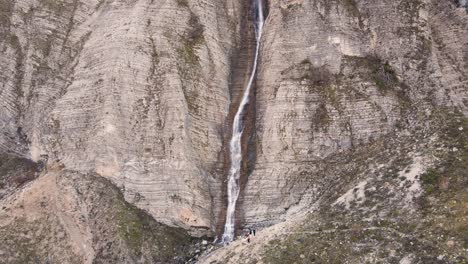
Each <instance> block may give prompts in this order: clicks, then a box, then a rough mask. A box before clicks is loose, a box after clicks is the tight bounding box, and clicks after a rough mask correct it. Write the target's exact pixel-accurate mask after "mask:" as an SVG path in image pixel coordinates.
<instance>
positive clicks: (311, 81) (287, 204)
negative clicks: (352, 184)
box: [242, 0, 468, 225]
mask: <svg viewBox="0 0 468 264" xmlns="http://www.w3.org/2000/svg"><path fill="white" fill-rule="evenodd" d="M467 33H468V16H467V13H466V11H465V10H464V9H463V8H457V7H456V5H455V4H454V3H452V2H450V1H412V0H411V1H408V0H400V1H380V2H378V3H377V2H373V1H364V0H360V1H358V0H346V1H320V0H313V1H302V0H294V1H293V0H291V1H286V0H285V1H270V14H269V17H268V20H267V23H266V26H265V35H264V39H263V43H262V50H261V63H260V70H259V74H258V78H257V98H256V100H257V104H256V108H257V110H256V139H255V141H256V149H257V152H256V164H255V169H254V171H253V172H252V174H251V175H249V177H248V183H247V185H246V188H245V191H244V199H243V200H242V203H243V208H242V210H243V214H244V217H245V218H244V220H245V222H246V224H247V225H250V224H253V225H258V224H262V223H272V222H275V221H278V220H279V219H281V215H283V216H284V215H286V213H287V212H288V211H295V210H297V209H298V208H301V205H305V206H306V207H310V205H311V204H312V203H315V202H317V201H318V200H319V199H320V198H321V197H322V196H323V195H325V194H326V193H328V192H332V190H334V189H330V185H329V182H335V180H336V181H339V179H338V178H335V177H338V176H334V175H338V173H337V170H341V169H343V168H345V167H346V166H345V164H340V162H338V163H334V161H333V160H334V158H335V157H338V156H341V155H345V156H346V155H351V153H353V152H355V151H357V150H359V149H362V148H364V147H365V146H367V145H369V144H372V142H375V141H376V140H379V139H382V138H390V137H392V136H394V135H396V134H398V133H399V132H401V131H404V132H405V133H409V134H411V133H415V132H416V131H419V130H421V129H423V127H425V121H424V120H427V119H428V118H429V117H430V116H431V113H432V112H433V111H434V110H436V109H437V108H439V107H441V106H450V107H456V108H459V109H461V110H462V111H463V112H464V113H465V114H466V111H467V95H468V93H467V86H468V79H467V77H466V76H467V71H468V67H467V54H468V49H467V47H468V38H467V37H466V36H467ZM425 129H428V130H431V129H434V128H425ZM408 144H411V142H408ZM386 148H393V147H392V146H386ZM383 150H384V148H382V151H383ZM346 153H348V154H346ZM343 162H345V163H346V164H350V163H351V164H352V163H355V162H357V160H348V161H343ZM349 174H351V175H354V173H353V172H352V171H349ZM351 175H350V177H352V176H351ZM344 181H346V180H345V179H343V182H344ZM335 191H336V190H335Z"/></svg>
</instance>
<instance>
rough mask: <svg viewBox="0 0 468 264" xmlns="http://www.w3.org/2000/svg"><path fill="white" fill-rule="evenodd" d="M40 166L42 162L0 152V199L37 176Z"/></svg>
mask: <svg viewBox="0 0 468 264" xmlns="http://www.w3.org/2000/svg"><path fill="white" fill-rule="evenodd" d="M42 167H43V166H42V163H40V164H38V163H35V162H33V161H32V160H29V159H26V158H21V157H17V156H14V155H11V154H0V199H1V198H2V197H3V196H4V195H7V194H9V193H11V192H13V191H14V190H16V189H17V188H19V187H21V186H22V185H24V184H26V183H27V182H30V181H32V180H34V179H35V178H37V176H38V174H39V173H40V172H41V170H42Z"/></svg>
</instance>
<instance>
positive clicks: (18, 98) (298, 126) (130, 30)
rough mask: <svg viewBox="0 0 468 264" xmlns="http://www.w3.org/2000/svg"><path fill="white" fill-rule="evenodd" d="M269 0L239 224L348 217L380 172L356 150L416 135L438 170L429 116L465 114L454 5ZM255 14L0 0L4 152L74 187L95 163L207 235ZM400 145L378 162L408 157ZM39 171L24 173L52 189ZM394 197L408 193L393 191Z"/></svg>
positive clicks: (106, 0) (155, 211)
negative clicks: (340, 210)
mask: <svg viewBox="0 0 468 264" xmlns="http://www.w3.org/2000/svg"><path fill="white" fill-rule="evenodd" d="M267 2H268V8H267V11H268V18H267V21H266V24H265V29H264V35H263V36H264V37H263V39H262V44H261V55H260V61H259V67H258V74H257V79H256V85H255V88H256V90H255V92H254V93H253V94H252V96H255V100H252V101H251V102H252V104H251V105H249V107H248V108H249V113H248V114H247V115H246V118H247V119H248V120H247V121H248V122H246V123H248V124H249V126H250V127H248V128H247V130H246V133H245V135H244V137H245V139H244V143H245V142H247V143H248V144H244V145H247V146H246V147H247V148H246V149H244V152H245V158H244V162H245V163H246V164H247V165H246V166H245V164H244V167H243V168H244V169H245V168H247V169H245V170H244V172H245V173H244V175H242V190H241V196H240V200H239V206H238V213H237V216H238V218H237V219H238V222H239V225H238V226H239V227H243V226H244V225H247V226H260V225H268V224H271V223H275V222H278V221H280V220H282V219H284V218H285V217H287V216H290V215H292V214H293V213H295V212H298V211H302V210H304V209H305V208H306V209H310V208H314V207H312V205H314V206H318V205H320V206H322V208H326V207H327V206H330V205H332V204H335V205H340V206H344V207H345V208H346V209H349V208H351V209H352V208H353V207H352V204H349V203H348V202H349V201H350V199H351V198H350V197H354V198H360V197H361V196H362V192H365V191H366V190H367V189H369V188H370V189H372V188H373V187H375V186H378V185H379V184H380V183H382V181H381V180H380V179H379V180H376V179H367V177H371V176H372V175H373V174H372V173H370V172H372V171H376V169H375V168H372V166H369V164H363V161H365V162H368V163H372V162H374V161H373V156H366V158H365V159H364V158H362V156H361V155H357V153H358V154H362V155H365V154H366V153H367V152H366V151H367V149H371V148H372V152H369V153H372V155H377V154H378V153H381V152H382V151H383V150H386V149H392V150H393V149H396V146H397V145H398V149H400V150H401V151H400V152H405V151H407V152H411V151H414V153H420V152H418V151H416V150H417V149H415V148H417V145H416V144H414V145H413V142H412V141H413V140H416V139H418V140H423V139H424V140H426V141H427V142H426V141H425V144H426V143H427V144H426V145H427V146H430V150H428V151H427V153H425V154H426V155H425V156H421V157H419V156H418V158H419V159H416V160H415V161H414V163H415V164H419V163H421V164H424V165H427V164H432V163H431V162H434V161H433V160H431V159H429V158H428V157H429V156H430V152H431V151H436V150H437V148H438V146H437V144H435V143H434V142H433V141H436V139H437V137H434V138H433V137H432V136H433V135H432V134H435V132H434V131H435V127H436V126H435V125H434V124H435V123H434V122H430V121H431V119H432V118H433V116H434V113H436V112H437V111H443V110H445V109H448V108H450V109H457V111H459V112H460V113H461V115H463V116H466V115H467V114H468V109H467V104H468V103H467V102H468V92H467V86H468V79H467V76H468V48H467V47H468V15H467V10H466V8H465V7H466V1H454V0H382V1H371V0H269V1H267ZM249 8H250V7H249V4H248V2H246V1H236V0H227V1H209V0H99V1H95V0H0V50H1V54H0V86H1V87H0V89H1V90H0V132H1V135H0V154H4V153H5V155H7V156H8V157H11V156H14V157H22V158H29V159H32V160H34V161H40V162H38V164H43V163H47V164H49V165H50V164H51V163H55V162H60V163H61V164H63V166H65V168H66V169H67V170H69V171H73V175H74V176H73V182H74V183H76V184H79V182H80V181H79V178H80V175H87V174H86V173H88V172H92V173H97V174H99V175H101V176H103V177H105V178H107V179H108V180H110V181H111V182H112V183H113V184H115V185H117V186H118V187H119V189H120V190H121V191H122V192H123V194H124V197H125V199H126V201H128V202H131V203H132V204H135V205H137V206H138V207H139V208H141V209H144V210H145V211H147V212H148V213H149V214H150V215H151V216H153V217H154V218H155V219H156V220H157V221H159V222H162V223H164V224H168V225H173V226H174V225H175V226H179V227H183V228H186V229H188V230H190V232H191V233H192V234H195V235H205V234H207V235H214V231H215V229H216V228H215V227H216V225H218V226H219V225H222V224H223V223H222V222H223V219H222V215H223V207H224V206H225V203H226V200H225V197H224V196H223V192H224V188H225V178H226V176H227V173H226V171H225V169H226V168H227V167H228V165H229V164H227V163H228V162H226V161H228V160H229V159H228V158H227V157H226V155H227V154H226V153H227V149H228V145H227V142H229V133H230V132H229V131H230V122H231V120H230V116H233V112H235V111H236V110H237V109H236V102H237V103H238V101H239V96H240V94H241V88H242V87H243V86H242V83H245V80H244V79H243V78H242V77H243V74H244V73H243V71H244V70H243V69H244V68H245V75H246V76H245V78H247V77H248V74H249V70H250V66H251V62H250V61H249V56H250V55H249V52H250V51H251V50H253V49H252V47H251V45H250V43H251V42H252V43H253V41H252V36H251V35H252V34H253V28H252V25H250V26H249V24H248V23H250V22H249V21H251V20H252V19H251V18H249V16H251V13H250V12H249V11H248V10H249ZM241 36H242V37H241ZM417 133H419V134H418V137H416V136H415V135H416V134H417ZM413 135H414V136H413ZM431 140H432V141H431ZM426 145H424V144H422V143H421V144H419V145H418V146H426ZM400 152H397V151H395V152H391V153H387V154H385V155H383V156H382V157H380V158H379V159H380V161H379V162H380V163H381V164H384V163H385V162H386V161H387V160H390V159H391V160H392V162H395V163H398V162H399V159H398V158H396V157H397V156H398V157H405V158H408V159H410V158H411V160H414V157H411V155H406V154H407V153H405V155H402V153H400ZM369 153H368V154H369ZM411 153H413V152H411ZM418 155H419V154H418ZM421 155H422V154H421ZM2 156H3V155H0V158H1V157H2ZM427 160H430V162H429V161H427ZM426 163H427V164H426ZM392 164H393V163H392ZM406 165H408V164H406ZM408 166H409V165H408ZM421 166H422V165H421ZM427 166H429V165H427ZM414 167H417V168H419V167H420V166H416V165H414V166H413V167H408V168H414ZM364 168H365V169H364ZM385 168H387V167H385ZM374 169H375V170H374ZM388 169H389V170H390V168H389V167H388ZM400 169H402V168H400ZM379 170H383V169H382V168H379ZM358 172H359V173H358ZM367 172H369V173H367ZM418 172H421V173H422V170H421V171H418ZM382 174H385V173H384V172H382ZM419 174H420V173H419ZM8 175H9V176H8V179H10V178H11V179H13V176H15V177H16V176H17V175H14V174H11V175H10V174H8ZM12 175H13V176H12ZM10 176H11V177H10ZM413 176H414V175H413ZM35 177H36V175H35V174H34V177H32V176H31V177H29V178H28V181H29V180H34V182H33V184H37V181H39V182H42V181H45V182H46V183H47V184H52V183H51V182H48V181H46V180H47V179H46V180H44V179H41V178H40V177H39V179H35ZM57 177H58V176H57ZM415 177H416V176H415ZM413 178H414V177H413ZM413 178H412V179H410V180H412V181H414V180H415V179H413ZM49 180H50V179H49ZM410 180H408V182H410ZM2 181H3V180H2ZM397 183H398V184H399V182H396V181H395V182H390V183H388V184H387V185H389V186H390V185H391V184H394V185H395V186H396V185H397ZM47 184H45V185H44V186H47ZM382 184H384V183H382ZM408 184H410V183H408ZM44 186H43V187H44ZM67 186H68V185H67ZM355 186H356V188H357V191H356V192H357V193H353V191H350V188H352V187H355ZM392 186H393V185H392ZM411 186H413V185H411ZM364 187H365V188H364ZM417 187H418V185H417V184H416V185H414V187H410V188H413V189H412V190H410V191H411V192H412V193H413V194H414V195H413V196H418V195H420V192H421V190H420V188H417ZM15 188H16V187H11V188H10V186H8V188H7V189H6V190H2V195H5V196H8V197H11V196H10V195H11V193H12V192H14V191H15V190H16V189H15ZM44 188H46V187H44ZM376 188H377V187H376ZM38 189H40V188H38ZM395 190H398V195H396V196H395V197H398V198H401V199H406V197H407V195H406V193H405V192H406V191H407V190H406V189H405V188H404V184H403V186H399V185H398V187H395ZM340 192H342V193H340ZM346 194H348V195H346ZM90 195H91V194H90ZM377 196H378V195H377ZM413 196H412V195H409V196H408V197H409V198H408V201H409V202H410V203H414V201H413V200H412V199H411V198H412V197H413ZM8 197H6V198H8ZM339 197H341V200H339V201H337V199H339ZM354 198H353V199H354ZM2 199H3V198H2ZM28 199H29V198H28ZM405 201H406V200H405ZM5 203H6V204H9V203H10V202H8V201H6V200H5ZM18 207H19V205H18ZM14 208H16V207H14ZM356 210H357V209H356ZM220 216H221V217H220ZM317 217H319V216H317ZM74 219H75V218H74ZM76 219H79V217H76ZM76 219H75V220H76ZM75 220H73V221H75ZM76 221H78V220H76ZM83 228H85V227H83ZM60 232H62V231H60ZM64 232H65V231H64ZM67 232H68V231H67ZM70 232H72V231H70ZM70 232H69V233H70ZM53 239H56V237H54V238H53ZM83 239H84V240H89V239H91V238H83ZM79 240H80V239H79ZM54 241H55V240H54ZM103 247H104V246H103ZM63 250H64V252H74V253H73V254H77V255H80V256H85V257H84V259H85V260H91V259H92V258H93V257H87V256H88V255H90V256H91V255H93V254H94V253H93V252H91V253H89V252H88V253H87V252H84V253H83V252H79V250H77V249H76V248H75V247H74V245H70V247H67V248H64V249H63ZM64 254H66V253H64ZM70 254H71V253H70ZM70 256H71V255H70ZM129 261H130V260H129Z"/></svg>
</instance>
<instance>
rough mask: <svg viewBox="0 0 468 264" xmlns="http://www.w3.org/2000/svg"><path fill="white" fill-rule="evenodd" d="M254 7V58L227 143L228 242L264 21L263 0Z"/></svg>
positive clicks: (226, 234)
mask: <svg viewBox="0 0 468 264" xmlns="http://www.w3.org/2000/svg"><path fill="white" fill-rule="evenodd" d="M253 1H255V2H254V8H255V21H254V22H255V37H256V47H255V58H254V63H253V67H252V72H251V74H250V78H249V82H248V84H247V87H246V88H245V91H244V94H243V95H242V101H241V103H240V104H239V109H237V112H236V115H235V117H234V123H233V125H232V138H231V142H230V144H229V147H230V156H231V168H230V169H229V176H228V185H227V195H228V206H227V212H226V224H225V226H224V233H223V237H222V242H223V243H228V242H231V241H232V240H234V230H235V226H234V223H235V219H234V217H235V212H236V203H237V198H239V189H240V186H239V178H240V169H241V161H242V149H241V138H242V132H243V130H244V124H243V122H242V119H243V117H244V110H245V106H246V105H247V103H248V102H249V95H250V89H251V88H252V84H253V81H254V79H255V73H256V72H257V64H258V54H259V50H260V40H261V38H262V30H263V25H264V23H265V17H264V14H263V0H253Z"/></svg>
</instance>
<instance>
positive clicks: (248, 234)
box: [245, 228, 255, 243]
mask: <svg viewBox="0 0 468 264" xmlns="http://www.w3.org/2000/svg"><path fill="white" fill-rule="evenodd" d="M252 235H253V236H255V229H250V228H249V232H247V233H245V238H246V239H247V243H250V239H251V238H252Z"/></svg>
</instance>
